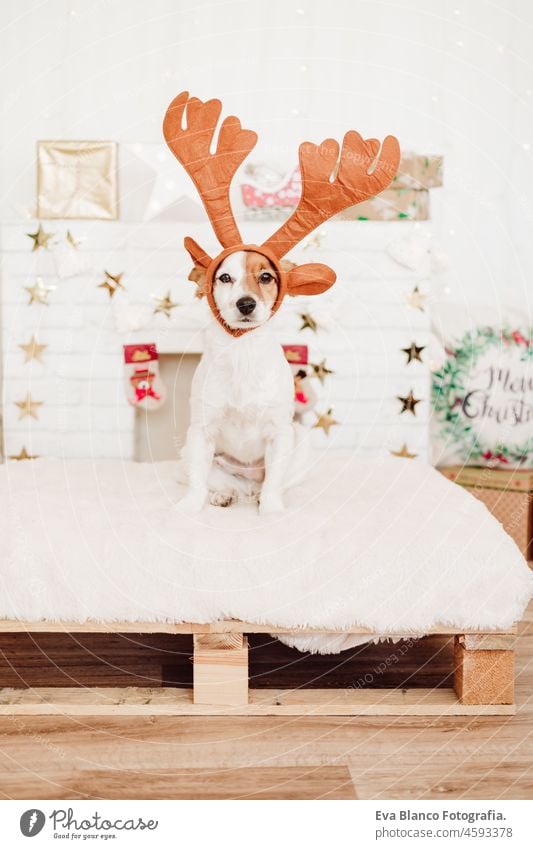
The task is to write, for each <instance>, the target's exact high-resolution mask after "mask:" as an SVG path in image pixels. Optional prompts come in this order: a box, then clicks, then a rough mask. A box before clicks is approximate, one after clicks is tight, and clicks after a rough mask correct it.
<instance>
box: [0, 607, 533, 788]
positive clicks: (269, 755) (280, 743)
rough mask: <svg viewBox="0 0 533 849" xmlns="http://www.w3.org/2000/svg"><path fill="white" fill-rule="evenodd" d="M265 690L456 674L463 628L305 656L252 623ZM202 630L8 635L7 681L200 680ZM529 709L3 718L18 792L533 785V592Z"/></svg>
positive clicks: (443, 680) (520, 659)
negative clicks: (194, 659) (195, 656)
mask: <svg viewBox="0 0 533 849" xmlns="http://www.w3.org/2000/svg"><path fill="white" fill-rule="evenodd" d="M250 647H251V651H250V661H251V664H250V665H251V685H252V686H253V687H254V688H261V687H265V688H271V687H276V686H279V687H288V686H304V685H305V686H314V687H320V688H323V687H327V686H336V687H361V686H362V687H364V686H372V687H383V688H391V687H401V686H406V685H409V686H411V687H412V686H421V687H441V686H445V685H447V686H449V684H450V673H451V660H452V641H451V639H446V638H437V637H431V638H428V639H425V640H423V641H419V642H418V643H417V642H413V643H399V644H396V645H385V646H379V647H376V646H369V647H366V646H365V647H362V648H359V649H356V650H353V651H348V652H344V653H342V654H341V655H337V656H332V657H313V656H308V655H301V654H300V653H298V652H295V651H293V650H291V649H288V648H286V647H284V646H282V645H281V644H280V643H278V642H277V641H275V640H272V639H271V638H269V637H266V636H258V635H252V636H251V637H250ZM191 653H192V638H190V637H187V636H173V635H161V636H154V635H152V636H135V635H132V634H128V635H113V636H106V635H101V634H92V635H80V634H77V635H48V634H41V635H39V636H38V637H34V638H31V637H29V636H27V635H25V634H17V635H10V634H1V635H0V687H9V686H14V687H20V686H48V687H52V686H63V687H64V686H72V685H74V684H78V685H80V686H86V687H87V686H124V685H127V684H132V685H137V686H143V687H147V686H150V687H158V686H161V685H163V684H165V685H166V686H169V685H170V686H172V685H175V686H179V687H184V686H190V684H191V663H190V656H191ZM517 703H518V713H517V715H516V716H514V717H449V718H443V719H439V718H431V717H425V718H401V717H388V718H385V717H382V718H380V717H309V718H305V717H238V718H229V717H225V718H217V717H176V718H174V717H158V718H154V717H142V718H126V717H124V718H108V717H101V718H94V719H93V718H91V719H87V718H85V717H68V718H57V717H36V718H32V717H24V716H19V717H0V798H3V799H10V798H14V799H25V798H27V799H30V798H31V799H47V798H48V799H56V798H58V799H61V798H65V799H71V798H73V799H86V798H91V799H92V798H100V799H106V798H112V799H122V798H123V799H135V798H154V799H183V798H202V799H236V798H246V799H257V798H259V799H269V798H281V799H353V798H360V799H380V798H384V799H387V798H402V799H408V798H413V799H460V798H467V799H531V798H533V605H532V606H531V607H530V609H529V611H528V615H527V617H526V619H525V621H524V622H522V623H521V625H520V627H519V640H518V647H517Z"/></svg>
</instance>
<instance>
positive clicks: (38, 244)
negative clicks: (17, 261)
mask: <svg viewBox="0 0 533 849" xmlns="http://www.w3.org/2000/svg"><path fill="white" fill-rule="evenodd" d="M26 235H27V236H29V237H30V239H33V245H32V249H31V250H32V253H33V252H34V251H38V250H39V248H46V249H47V250H48V242H49V241H50V239H52V238H53V237H54V235H55V234H54V233H45V231H44V230H43V228H42V225H41V224H39V228H38V230H37V231H36V232H35V233H26Z"/></svg>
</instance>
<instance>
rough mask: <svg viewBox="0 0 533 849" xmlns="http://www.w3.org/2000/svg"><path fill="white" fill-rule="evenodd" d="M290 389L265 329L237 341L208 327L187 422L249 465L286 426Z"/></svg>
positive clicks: (289, 416)
mask: <svg viewBox="0 0 533 849" xmlns="http://www.w3.org/2000/svg"><path fill="white" fill-rule="evenodd" d="M293 396H294V386H293V378H292V373H291V370H290V367H289V365H288V363H287V361H286V359H285V356H284V354H283V350H282V348H281V345H280V344H279V342H277V341H276V340H275V339H273V338H272V336H271V334H270V328H268V329H267V328H257V329H256V330H254V331H252V332H251V333H248V334H245V335H244V336H242V337H240V338H234V337H232V336H230V335H229V334H227V333H226V332H225V331H224V330H223V329H222V328H221V327H219V326H218V325H217V324H215V323H213V324H212V325H211V326H210V327H209V329H208V331H207V333H206V345H205V351H204V354H203V356H202V360H201V362H200V364H199V366H198V368H197V370H196V373H195V375H194V379H193V384H192V388H191V424H196V425H199V426H201V427H203V428H205V430H206V433H207V434H208V436H209V437H210V439H211V440H213V442H214V444H215V452H216V453H218V452H223V453H225V454H230V455H231V456H233V457H235V458H237V459H239V460H242V461H243V462H245V463H246V462H252V461H254V460H258V459H259V458H262V457H263V456H264V452H265V442H266V441H267V440H269V439H271V438H272V436H273V435H274V433H275V431H276V430H277V429H278V428H279V427H280V426H284V425H287V424H289V423H290V422H291V420H292V416H293V410H294V407H293Z"/></svg>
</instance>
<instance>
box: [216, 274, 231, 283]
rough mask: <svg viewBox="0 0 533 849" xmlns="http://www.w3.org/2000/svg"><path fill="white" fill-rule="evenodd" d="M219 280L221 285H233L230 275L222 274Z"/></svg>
mask: <svg viewBox="0 0 533 849" xmlns="http://www.w3.org/2000/svg"><path fill="white" fill-rule="evenodd" d="M218 279H219V280H220V282H221V283H231V277H230V276H229V274H221V275H220V277H219V278H218Z"/></svg>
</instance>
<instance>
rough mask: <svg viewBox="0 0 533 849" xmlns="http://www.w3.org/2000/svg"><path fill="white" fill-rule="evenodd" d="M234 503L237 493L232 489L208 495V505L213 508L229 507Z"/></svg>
mask: <svg viewBox="0 0 533 849" xmlns="http://www.w3.org/2000/svg"><path fill="white" fill-rule="evenodd" d="M235 501H237V492H236V491H235V490H234V489H230V490H228V491H227V492H219V491H217V492H210V493H209V503H210V504H212V505H213V507H229V506H230V505H231V504H234V503H235Z"/></svg>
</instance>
